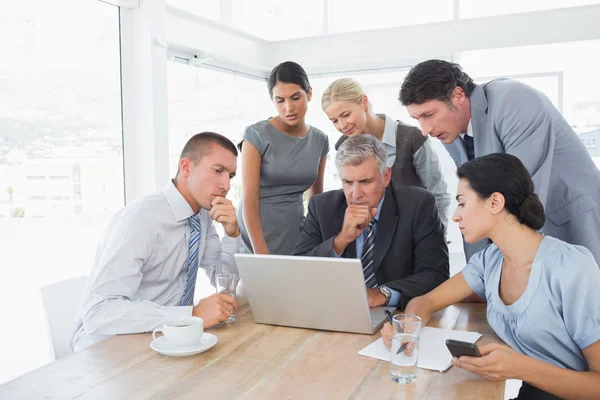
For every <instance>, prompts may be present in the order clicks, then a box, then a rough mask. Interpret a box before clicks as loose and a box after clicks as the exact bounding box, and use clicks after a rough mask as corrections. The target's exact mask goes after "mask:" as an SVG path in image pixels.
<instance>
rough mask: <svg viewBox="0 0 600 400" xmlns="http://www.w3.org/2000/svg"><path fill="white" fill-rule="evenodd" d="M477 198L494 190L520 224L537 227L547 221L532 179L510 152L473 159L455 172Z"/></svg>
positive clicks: (482, 197)
mask: <svg viewBox="0 0 600 400" xmlns="http://www.w3.org/2000/svg"><path fill="white" fill-rule="evenodd" d="M456 174H457V175H458V178H459V179H462V178H464V179H466V180H467V181H469V186H471V188H472V189H473V190H474V191H475V193H477V195H478V196H479V198H481V199H487V198H489V197H490V196H491V195H492V194H493V193H496V192H498V193H501V194H502V196H504V207H505V208H506V210H508V212H510V213H511V214H513V215H514V216H515V217H517V219H518V220H519V221H520V222H521V223H522V224H525V225H527V226H528V227H530V228H531V229H535V230H538V229H540V228H541V227H542V226H544V223H545V222H546V216H545V215H544V206H543V205H542V202H541V201H540V199H539V197H538V195H537V194H535V193H534V192H533V182H532V180H531V177H530V176H529V172H528V171H527V168H525V166H524V165H523V163H522V162H521V160H519V159H518V158H517V157H515V156H513V155H511V154H489V155H487V156H483V157H479V158H475V159H473V160H471V161H469V162H467V163H465V164H463V165H461V166H460V167H458V171H457V172H456Z"/></svg>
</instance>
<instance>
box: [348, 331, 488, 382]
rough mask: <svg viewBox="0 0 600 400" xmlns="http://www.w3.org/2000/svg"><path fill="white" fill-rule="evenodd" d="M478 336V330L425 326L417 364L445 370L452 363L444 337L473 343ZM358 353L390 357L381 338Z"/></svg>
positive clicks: (387, 358)
mask: <svg viewBox="0 0 600 400" xmlns="http://www.w3.org/2000/svg"><path fill="white" fill-rule="evenodd" d="M480 337H481V333H479V332H467V331H454V330H451V329H440V328H430V327H428V326H426V327H424V328H423V329H422V330H421V337H420V339H419V361H418V363H417V366H418V367H419V368H425V369H431V370H434V371H440V372H442V371H445V370H447V369H448V368H450V366H451V365H452V363H451V361H452V355H451V354H450V352H449V351H448V348H447V347H446V339H454V340H462V341H463V342H469V343H475V342H476V341H477V340H478V339H479V338H480ZM358 354H359V355H361V356H366V357H373V358H377V359H379V360H383V361H390V359H391V354H390V351H389V350H388V349H387V348H386V347H385V345H384V344H383V339H381V338H379V339H377V340H376V341H374V342H373V343H371V344H370V345H368V346H367V347H365V348H364V349H362V350H361V351H359V352H358Z"/></svg>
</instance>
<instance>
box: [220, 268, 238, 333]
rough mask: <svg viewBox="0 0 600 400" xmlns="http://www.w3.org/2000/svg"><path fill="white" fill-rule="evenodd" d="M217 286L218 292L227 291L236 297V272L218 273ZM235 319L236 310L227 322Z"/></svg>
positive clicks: (226, 292)
mask: <svg viewBox="0 0 600 400" xmlns="http://www.w3.org/2000/svg"><path fill="white" fill-rule="evenodd" d="M215 280H216V287H217V293H225V294H228V295H230V296H232V297H235V290H236V287H237V276H235V275H234V274H217V275H216V279H215ZM232 321H235V312H233V311H232V312H231V317H229V319H228V320H227V323H229V322H232Z"/></svg>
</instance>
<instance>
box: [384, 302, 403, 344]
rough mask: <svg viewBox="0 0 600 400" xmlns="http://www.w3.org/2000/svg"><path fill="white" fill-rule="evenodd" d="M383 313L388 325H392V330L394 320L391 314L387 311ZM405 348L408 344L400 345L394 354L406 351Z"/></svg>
mask: <svg viewBox="0 0 600 400" xmlns="http://www.w3.org/2000/svg"><path fill="white" fill-rule="evenodd" d="M383 313H384V314H385V317H386V318H387V320H388V321H390V324H391V325H392V329H394V320H393V319H392V313H391V312H389V310H384V311H383ZM406 346H408V342H406V343H402V345H400V348H399V349H398V351H396V354H400V353H402V352H403V351H404V350H406Z"/></svg>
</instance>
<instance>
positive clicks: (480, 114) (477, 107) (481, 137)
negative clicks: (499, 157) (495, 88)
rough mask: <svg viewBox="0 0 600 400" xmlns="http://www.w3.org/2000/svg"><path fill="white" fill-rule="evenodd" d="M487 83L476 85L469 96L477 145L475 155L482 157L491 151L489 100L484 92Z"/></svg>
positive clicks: (474, 139) (475, 143)
mask: <svg viewBox="0 0 600 400" xmlns="http://www.w3.org/2000/svg"><path fill="white" fill-rule="evenodd" d="M484 87H485V85H483V86H482V85H479V86H476V87H475V89H474V90H473V93H471V97H470V98H469V100H470V102H471V126H472V128H473V143H474V145H475V157H481V156H484V155H486V154H488V153H489V151H487V150H486V149H487V147H488V146H487V142H488V141H489V139H490V138H489V137H488V133H487V118H488V116H487V109H488V102H487V97H486V96H485V92H484Z"/></svg>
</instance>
